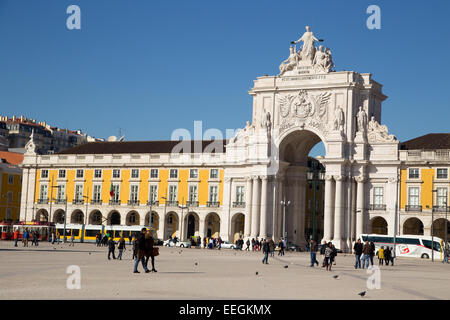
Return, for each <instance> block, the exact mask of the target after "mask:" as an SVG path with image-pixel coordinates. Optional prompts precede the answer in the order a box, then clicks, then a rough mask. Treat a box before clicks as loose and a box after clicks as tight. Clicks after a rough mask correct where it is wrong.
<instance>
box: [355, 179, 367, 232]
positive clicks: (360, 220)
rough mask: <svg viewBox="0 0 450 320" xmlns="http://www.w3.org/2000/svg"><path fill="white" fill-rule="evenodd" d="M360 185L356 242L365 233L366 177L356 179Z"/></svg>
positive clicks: (357, 197) (357, 204)
mask: <svg viewBox="0 0 450 320" xmlns="http://www.w3.org/2000/svg"><path fill="white" fill-rule="evenodd" d="M355 179H356V182H357V183H358V186H357V190H356V240H358V238H359V237H360V235H361V234H362V233H364V216H365V212H364V196H365V195H364V180H365V179H364V177H363V176H360V177H356V178H355Z"/></svg>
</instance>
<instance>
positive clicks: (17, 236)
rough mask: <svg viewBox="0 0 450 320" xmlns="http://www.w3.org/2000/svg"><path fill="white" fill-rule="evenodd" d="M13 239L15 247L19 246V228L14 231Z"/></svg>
mask: <svg viewBox="0 0 450 320" xmlns="http://www.w3.org/2000/svg"><path fill="white" fill-rule="evenodd" d="M13 239H14V247H17V241H19V229H16V231H14V235H13Z"/></svg>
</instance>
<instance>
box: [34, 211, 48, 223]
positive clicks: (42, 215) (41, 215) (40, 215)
mask: <svg viewBox="0 0 450 320" xmlns="http://www.w3.org/2000/svg"><path fill="white" fill-rule="evenodd" d="M34 220H36V221H48V212H47V210H45V209H39V210H38V211H37V212H36V216H35V218H34Z"/></svg>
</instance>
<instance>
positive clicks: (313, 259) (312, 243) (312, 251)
mask: <svg viewBox="0 0 450 320" xmlns="http://www.w3.org/2000/svg"><path fill="white" fill-rule="evenodd" d="M309 249H310V252H309V255H310V258H311V265H310V267H314V264H317V266H319V261H317V259H316V252H317V245H316V243H315V241H314V240H312V239H311V241H310V245H309Z"/></svg>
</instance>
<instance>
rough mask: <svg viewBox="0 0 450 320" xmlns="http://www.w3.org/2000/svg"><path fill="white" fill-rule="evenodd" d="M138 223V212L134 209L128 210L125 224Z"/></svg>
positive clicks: (135, 224)
mask: <svg viewBox="0 0 450 320" xmlns="http://www.w3.org/2000/svg"><path fill="white" fill-rule="evenodd" d="M139 223H140V218H139V213H137V212H136V211H130V212H128V214H127V217H126V225H127V226H137V225H139Z"/></svg>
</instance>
